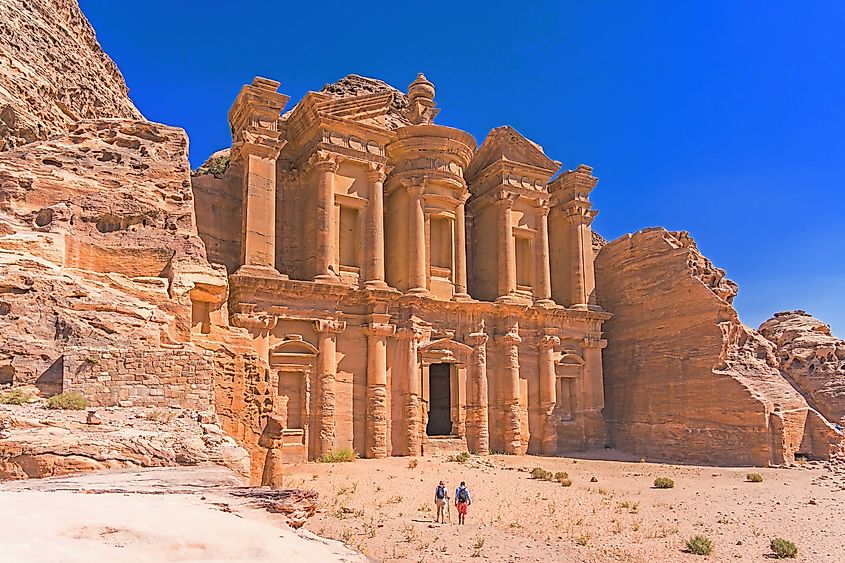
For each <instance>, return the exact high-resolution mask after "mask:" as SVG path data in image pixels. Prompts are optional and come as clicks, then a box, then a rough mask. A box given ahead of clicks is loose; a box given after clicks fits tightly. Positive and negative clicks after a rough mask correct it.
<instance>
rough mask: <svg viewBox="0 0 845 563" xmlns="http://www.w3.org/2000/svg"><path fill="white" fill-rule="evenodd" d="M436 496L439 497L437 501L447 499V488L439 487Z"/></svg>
mask: <svg viewBox="0 0 845 563" xmlns="http://www.w3.org/2000/svg"><path fill="white" fill-rule="evenodd" d="M435 494H436V496H437V500H443V499H444V498H446V487H443V486H441V485H437V492H436V493H435Z"/></svg>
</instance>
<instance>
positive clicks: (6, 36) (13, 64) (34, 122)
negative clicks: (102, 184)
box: [0, 0, 142, 151]
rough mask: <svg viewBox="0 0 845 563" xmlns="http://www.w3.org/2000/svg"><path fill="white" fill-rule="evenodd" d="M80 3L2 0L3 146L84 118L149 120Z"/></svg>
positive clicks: (57, 130) (0, 146)
mask: <svg viewBox="0 0 845 563" xmlns="http://www.w3.org/2000/svg"><path fill="white" fill-rule="evenodd" d="M127 94H128V90H127V88H126V83H125V82H124V80H123V75H121V73H120V70H118V68H117V65H115V64H114V61H112V60H111V59H110V58H109V57H108V55H106V54H105V53H104V52H103V50H102V49H101V48H100V45H99V43H98V42H97V37H96V35H95V33H94V29H93V28H92V27H91V24H89V23H88V20H87V19H85V16H84V15H83V14H82V11H81V10H80V9H79V5H78V3H77V2H76V0H0V151H2V150H8V149H12V148H15V147H18V146H21V145H23V144H26V143H31V142H33V141H39V140H44V139H48V138H50V137H53V136H55V135H60V134H62V133H67V132H69V131H70V130H72V129H74V128H75V127H76V123H77V122H78V121H80V120H82V119H99V118H104V117H122V118H130V119H142V116H141V114H140V113H139V112H138V110H137V109H136V108H135V106H134V105H133V104H132V102H131V101H130V100H129V98H128V97H127Z"/></svg>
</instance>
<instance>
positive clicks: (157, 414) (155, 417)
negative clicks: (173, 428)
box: [146, 409, 178, 424]
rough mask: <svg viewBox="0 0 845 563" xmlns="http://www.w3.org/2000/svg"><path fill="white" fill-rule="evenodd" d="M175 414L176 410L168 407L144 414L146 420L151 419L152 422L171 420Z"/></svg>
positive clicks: (167, 422)
mask: <svg viewBox="0 0 845 563" xmlns="http://www.w3.org/2000/svg"><path fill="white" fill-rule="evenodd" d="M177 416H178V413H177V412H176V411H172V410H168V409H155V410H153V411H150V412H148V413H147V414H146V418H147V420H151V421H152V422H161V423H164V424H169V423H171V422H173V420H174V419H175V418H176V417H177Z"/></svg>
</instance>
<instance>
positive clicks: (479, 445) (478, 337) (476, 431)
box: [466, 322, 490, 455]
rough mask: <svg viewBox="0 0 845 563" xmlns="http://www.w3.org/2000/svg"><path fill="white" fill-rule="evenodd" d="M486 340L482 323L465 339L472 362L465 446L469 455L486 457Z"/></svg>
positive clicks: (488, 431)
mask: <svg viewBox="0 0 845 563" xmlns="http://www.w3.org/2000/svg"><path fill="white" fill-rule="evenodd" d="M487 340H488V336H487V334H485V333H484V323H483V322H482V323H481V326H480V327H479V329H478V331H476V332H473V333H472V334H470V335H468V336H467V337H466V343H467V344H469V345H470V346H472V360H471V362H470V364H469V369H470V374H469V376H470V379H471V381H472V389H473V393H472V396H471V397H470V401H469V404H467V422H466V425H467V446H468V447H469V451H470V452H471V453H474V454H477V455H486V454H489V453H490V430H489V419H488V414H487V413H488V410H487V409H488V386H487Z"/></svg>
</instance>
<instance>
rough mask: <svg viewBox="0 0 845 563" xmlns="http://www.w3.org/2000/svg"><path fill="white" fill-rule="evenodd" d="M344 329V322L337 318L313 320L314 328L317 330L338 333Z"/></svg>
mask: <svg viewBox="0 0 845 563" xmlns="http://www.w3.org/2000/svg"><path fill="white" fill-rule="evenodd" d="M345 329H346V322H345V321H339V320H337V319H326V320H322V319H321V320H317V321H314V330H316V331H317V332H327V333H333V334H338V333H340V332H343V331H344V330H345Z"/></svg>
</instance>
